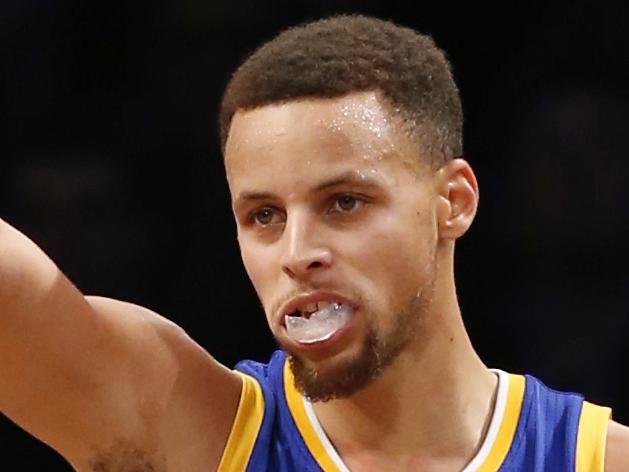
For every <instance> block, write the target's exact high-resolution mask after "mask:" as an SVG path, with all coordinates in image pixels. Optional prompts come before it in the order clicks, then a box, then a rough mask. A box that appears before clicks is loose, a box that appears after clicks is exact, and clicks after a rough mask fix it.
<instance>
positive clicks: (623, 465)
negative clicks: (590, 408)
mask: <svg viewBox="0 0 629 472" xmlns="http://www.w3.org/2000/svg"><path fill="white" fill-rule="evenodd" d="M627 470H629V427H627V426H625V425H622V424H620V423H616V422H615V421H612V420H610V421H609V425H608V427H607V448H606V453H605V471H606V472H620V471H627Z"/></svg>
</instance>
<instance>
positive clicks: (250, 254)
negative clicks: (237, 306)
mask: <svg viewBox="0 0 629 472" xmlns="http://www.w3.org/2000/svg"><path fill="white" fill-rule="evenodd" d="M238 241H239V244H240V257H241V258H242V262H243V265H244V266H245V270H246V271H247V275H248V276H249V280H251V283H252V284H253V287H254V288H255V290H256V292H257V294H258V297H259V298H260V299H261V300H262V301H264V298H263V295H264V292H265V287H266V286H267V285H268V284H269V280H270V279H271V275H270V274H269V271H270V270H271V266H272V263H271V260H270V255H269V254H268V251H265V250H264V249H262V248H261V247H259V246H258V245H255V244H251V243H250V242H247V241H246V240H243V239H242V238H239V239H238Z"/></svg>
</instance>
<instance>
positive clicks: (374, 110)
mask: <svg viewBox="0 0 629 472" xmlns="http://www.w3.org/2000/svg"><path fill="white" fill-rule="evenodd" d="M399 129H400V126H399V118H397V117H395V116H393V115H392V114H391V113H390V112H389V108H388V106H387V105H384V104H383V103H382V102H381V100H380V99H379V97H378V95H377V93H376V92H360V93H352V94H349V95H346V96H343V97H339V98H333V99H311V100H300V101H292V102H288V103H284V104H277V105H268V106H264V107H260V108H256V109H254V110H248V111H239V112H237V113H236V114H235V115H234V118H233V120H232V124H231V128H230V132H229V136H228V139H227V143H226V147H225V165H226V170H227V177H228V180H229V184H230V188H231V189H232V192H233V191H234V188H233V186H234V184H235V183H237V182H236V180H241V179H242V178H243V177H245V176H251V175H254V176H256V175H258V176H260V177H263V178H264V177H265V176H266V177H271V176H273V177H275V178H277V177H278V176H280V175H281V174H282V173H293V175H298V174H299V173H300V172H303V171H304V170H305V167H312V171H313V172H318V173H321V172H324V171H325V170H332V169H333V168H338V167H347V166H350V167H352V166H353V167H354V168H356V169H357V170H359V169H360V168H364V167H370V168H373V167H374V166H378V167H381V166H390V165H398V166H403V167H407V168H410V169H411V170H417V169H418V168H419V167H420V159H419V158H418V156H417V146H415V145H414V143H413V142H412V140H411V139H410V138H408V137H406V136H405V135H403V133H401V132H400V131H399ZM317 166H318V167H317ZM315 167H317V169H316V171H315V169H314V168H315Z"/></svg>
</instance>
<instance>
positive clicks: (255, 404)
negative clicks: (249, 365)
mask: <svg viewBox="0 0 629 472" xmlns="http://www.w3.org/2000/svg"><path fill="white" fill-rule="evenodd" d="M236 373H237V374H239V375H240V377H241V378H242V390H241V393H240V401H239V403H238V410H236V418H235V419H234V424H233V425H232V429H231V432H230V433H229V438H228V439H227V445H226V446H225V450H224V451H223V456H222V457H221V462H220V464H219V465H218V469H217V472H240V471H244V470H246V468H247V464H248V463H249V458H250V457H251V452H252V451H253V445H254V444H255V442H256V438H257V437H258V432H259V431H260V426H261V425H262V417H263V416H264V395H262V389H261V388H260V384H258V381H257V380H256V379H254V378H253V377H251V376H249V375H246V374H243V373H242V372H238V371H236Z"/></svg>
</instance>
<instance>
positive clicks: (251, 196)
mask: <svg viewBox="0 0 629 472" xmlns="http://www.w3.org/2000/svg"><path fill="white" fill-rule="evenodd" d="M377 181H378V179H376V178H375V177H372V176H367V175H361V174H359V172H358V171H355V170H354V171H347V172H343V173H342V174H340V175H337V176H334V177H332V178H330V179H328V180H325V181H324V182H321V183H319V184H317V185H315V186H314V187H313V188H312V191H313V192H321V191H322V190H325V189H328V188H331V187H336V186H338V185H360V186H364V187H375V186H377V185H378V182H377ZM274 197H275V194H274V193H272V192H263V191H255V190H254V191H244V192H240V193H239V194H238V197H237V198H236V204H238V203H241V202H244V201H255V200H267V199H272V198H274Z"/></svg>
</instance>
